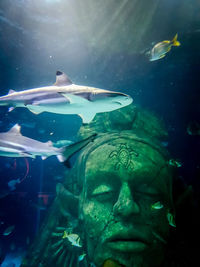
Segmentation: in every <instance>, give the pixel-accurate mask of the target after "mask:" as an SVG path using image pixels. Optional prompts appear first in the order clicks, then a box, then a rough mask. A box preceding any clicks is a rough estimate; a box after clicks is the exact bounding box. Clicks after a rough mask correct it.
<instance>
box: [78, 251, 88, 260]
mask: <svg viewBox="0 0 200 267" xmlns="http://www.w3.org/2000/svg"><path fill="white" fill-rule="evenodd" d="M85 256H86V253H83V254H82V255H79V256H78V261H82V260H83V259H84V258H85Z"/></svg>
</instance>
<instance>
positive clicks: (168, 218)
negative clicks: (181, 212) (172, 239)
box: [167, 212, 176, 227]
mask: <svg viewBox="0 0 200 267" xmlns="http://www.w3.org/2000/svg"><path fill="white" fill-rule="evenodd" d="M167 220H168V222H169V225H171V226H172V227H176V223H175V219H174V215H173V214H172V213H170V212H168V213H167Z"/></svg>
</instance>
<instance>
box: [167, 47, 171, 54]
mask: <svg viewBox="0 0 200 267" xmlns="http://www.w3.org/2000/svg"><path fill="white" fill-rule="evenodd" d="M171 48H172V46H171V45H170V46H169V47H168V48H167V53H168V52H169V51H170V50H171Z"/></svg>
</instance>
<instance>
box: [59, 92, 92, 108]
mask: <svg viewBox="0 0 200 267" xmlns="http://www.w3.org/2000/svg"><path fill="white" fill-rule="evenodd" d="M59 94H61V95H62V96H64V97H65V98H67V100H69V101H70V104H86V105H88V103H89V101H88V100H87V99H85V98H84V97H81V96H77V95H73V94H66V93H62V92H59Z"/></svg>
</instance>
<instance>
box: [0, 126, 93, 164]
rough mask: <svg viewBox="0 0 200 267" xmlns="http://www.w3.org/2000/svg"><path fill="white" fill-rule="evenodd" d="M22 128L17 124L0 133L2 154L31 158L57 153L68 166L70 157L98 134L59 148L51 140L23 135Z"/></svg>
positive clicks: (0, 153)
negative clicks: (38, 139)
mask: <svg viewBox="0 0 200 267" xmlns="http://www.w3.org/2000/svg"><path fill="white" fill-rule="evenodd" d="M20 130H21V127H20V125H18V124H15V125H14V126H13V127H12V128H11V129H10V130H9V131H8V132H3V133H0V156H4V157H31V158H35V157H36V156H41V157H42V159H46V158H47V157H50V156H53V155H55V156H57V158H58V160H59V161H60V162H65V165H66V166H68V167H69V162H68V160H69V159H70V157H71V156H72V155H73V154H75V153H76V152H78V151H79V150H80V149H82V148H83V147H84V146H86V145H87V144H88V143H89V142H93V141H94V139H95V136H96V134H93V135H91V136H90V137H88V138H86V139H83V140H81V141H79V142H76V143H73V144H71V145H68V146H67V147H66V146H64V147H60V148H57V147H54V146H53V143H52V142H51V141H48V142H46V143H43V142H40V141H37V140H34V139H31V138H29V137H26V136H23V135H22V134H21V132H20Z"/></svg>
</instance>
